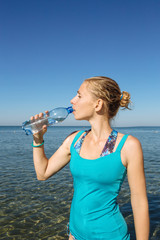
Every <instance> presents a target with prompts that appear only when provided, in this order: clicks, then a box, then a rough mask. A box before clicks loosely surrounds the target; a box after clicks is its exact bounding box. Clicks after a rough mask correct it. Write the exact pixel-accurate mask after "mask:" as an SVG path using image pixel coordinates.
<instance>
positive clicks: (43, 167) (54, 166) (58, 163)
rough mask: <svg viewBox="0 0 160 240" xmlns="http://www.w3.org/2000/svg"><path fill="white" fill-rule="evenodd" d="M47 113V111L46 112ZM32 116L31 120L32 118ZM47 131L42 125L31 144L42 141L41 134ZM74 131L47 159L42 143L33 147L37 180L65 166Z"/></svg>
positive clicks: (68, 158)
mask: <svg viewBox="0 0 160 240" xmlns="http://www.w3.org/2000/svg"><path fill="white" fill-rule="evenodd" d="M46 113H47V112H46ZM42 116H43V114H42V113H41V114H39V115H36V116H35V117H34V118H35V119H37V118H40V117H42ZM34 118H33V117H32V118H31V120H33V119H34ZM46 131H47V126H44V127H43V129H42V131H40V132H39V133H37V134H34V135H33V140H34V141H33V145H34V146H36V145H39V144H41V143H42V142H43V135H44V134H45V132H46ZM75 135H76V133H73V134H71V135H69V136H68V137H67V138H66V139H65V140H64V142H63V144H62V145H61V146H60V147H59V149H58V150H57V151H56V152H55V153H54V154H53V155H52V157H51V158H50V159H47V157H46V155H45V152H44V145H42V146H40V147H33V161H34V167H35V171H36V174H37V179H38V180H42V181H43V180H47V179H48V178H49V177H51V176H52V175H54V174H55V173H57V172H58V171H59V170H61V169H62V168H63V167H65V166H66V165H67V164H68V163H69V161H70V155H71V154H70V146H71V143H72V141H73V139H74V137H75Z"/></svg>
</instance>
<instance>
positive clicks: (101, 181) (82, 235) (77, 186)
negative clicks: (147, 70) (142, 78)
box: [31, 77, 149, 240]
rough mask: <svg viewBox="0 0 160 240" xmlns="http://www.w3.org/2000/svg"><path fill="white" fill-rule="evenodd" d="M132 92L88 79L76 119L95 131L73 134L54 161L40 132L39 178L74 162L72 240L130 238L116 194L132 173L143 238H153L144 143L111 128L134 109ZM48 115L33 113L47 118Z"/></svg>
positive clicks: (35, 148)
mask: <svg viewBox="0 0 160 240" xmlns="http://www.w3.org/2000/svg"><path fill="white" fill-rule="evenodd" d="M129 103H130V95H129V93H127V92H125V91H123V92H122V93H121V91H120V88H119V86H118V84H117V83H116V82H115V81H114V80H112V79H110V78H107V77H93V78H89V79H86V80H85V81H84V82H83V83H82V85H81V86H80V88H79V90H78V92H77V95H76V96H75V97H74V98H73V99H72V100H71V104H72V105H73V109H74V112H73V114H74V117H75V119H77V120H87V121H89V123H90V125H91V129H90V130H89V131H79V132H75V133H72V134H71V135H70V136H68V137H67V138H66V139H65V141H64V142H63V144H62V145H61V146H60V148H59V149H58V150H57V151H56V152H55V153H54V154H53V156H52V157H51V158H50V159H49V160H48V159H47V157H46V156H45V152H44V145H43V143H44V141H43V135H44V133H45V132H46V131H47V127H46V126H44V127H43V130H42V131H41V132H39V133H38V134H35V135H34V136H33V137H34V141H33V159H34V164H35V170H36V173H37V178H38V180H46V179H48V178H49V177H51V176H52V175H54V174H55V173H56V172H58V171H59V170H60V169H62V168H63V167H64V166H66V165H67V164H68V163H69V162H70V169H71V173H72V175H73V180H74V196H73V200H72V205H71V211H70V222H69V230H70V236H69V240H73V239H78V240H100V239H103V240H122V239H123V240H128V239H130V235H129V233H128V231H127V225H126V222H125V220H124V218H123V216H122V215H121V213H120V210H119V207H118V205H117V202H116V198H117V196H118V193H119V191H120V187H121V184H122V182H123V180H124V178H125V175H126V173H127V176H128V182H129V186H130V192H131V204H132V209H133V215H134V224H135V231H136V239H137V240H148V238H149V213H148V201H147V194H146V185H145V176H144V166H143V154H142V148H141V144H140V142H139V141H138V139H136V138H135V137H133V136H128V135H123V134H122V133H119V132H116V131H115V130H113V129H112V128H111V125H110V120H111V119H112V118H113V117H115V115H116V113H117V112H118V110H119V108H120V107H123V108H128V104H129ZM42 116H43V114H42V113H40V114H39V115H36V116H35V117H32V118H31V119H32V120H33V119H34V118H35V119H38V118H41V117H42Z"/></svg>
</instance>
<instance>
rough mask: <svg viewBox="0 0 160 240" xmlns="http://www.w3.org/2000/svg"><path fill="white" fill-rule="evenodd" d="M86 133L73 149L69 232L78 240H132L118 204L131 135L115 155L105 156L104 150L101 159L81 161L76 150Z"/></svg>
mask: <svg viewBox="0 0 160 240" xmlns="http://www.w3.org/2000/svg"><path fill="white" fill-rule="evenodd" d="M84 132H85V131H80V132H79V133H77V135H76V136H75V138H74V140H73V142H72V144H71V149H70V151H71V159H70V170H71V173H72V176H73V187H74V195H73V199H72V204H71V210H70V221H69V229H70V232H71V234H72V235H73V236H74V237H75V238H76V239H78V240H102V239H103V240H129V239H130V235H129V233H128V229H127V224H126V222H125V220H124V218H123V216H122V214H121V212H120V210H119V206H118V204H117V201H116V198H117V196H118V194H119V191H120V188H121V185H122V183H123V181H124V178H125V176H126V172H127V171H126V168H125V167H124V165H123V164H122V161H121V149H122V147H123V145H124V143H125V141H126V139H127V137H128V135H124V136H123V138H122V139H121V141H120V143H119V145H118V147H117V149H116V151H115V152H111V153H109V154H107V155H105V154H104V153H105V150H106V149H105V147H104V149H103V150H104V151H102V154H101V155H102V156H100V157H99V158H97V159H93V160H90V159H86V158H82V157H81V156H80V155H79V152H78V151H77V150H76V148H78V147H77V146H74V145H75V143H76V142H77V140H78V139H79V137H80V136H81V135H82V134H83V133H84ZM85 135H86V133H85ZM110 137H111V135H110ZM82 138H83V137H82ZM113 139H115V136H114V137H113ZM82 141H83V139H82ZM107 142H110V141H109V139H108V141H107ZM111 142H112V141H111ZM106 144H107V143H106ZM112 145H113V148H114V144H113V143H112ZM80 146H81V144H80ZM112 151H113V149H112Z"/></svg>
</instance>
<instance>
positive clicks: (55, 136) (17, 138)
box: [0, 125, 160, 240]
mask: <svg viewBox="0 0 160 240" xmlns="http://www.w3.org/2000/svg"><path fill="white" fill-rule="evenodd" d="M88 128H89V127H77V126H74V127H71V126H69V127H64V126H58V125H56V126H54V127H50V128H48V131H47V133H46V135H45V136H44V140H45V153H46V156H47V157H48V158H50V157H51V156H52V154H53V153H54V152H55V151H56V150H57V149H58V148H59V146H60V145H61V144H62V142H63V141H64V139H65V138H66V137H67V136H68V135H69V134H70V133H72V132H73V131H76V130H83V129H86V130H87V129H88ZM115 129H116V130H117V131H119V132H121V133H124V134H130V135H133V136H135V137H137V138H138V139H139V140H140V142H141V144H142V148H143V154H144V168H145V176H146V184H147V195H148V201H149V212H150V239H151V240H158V239H160V127H126V128H115ZM31 144H32V136H26V135H25V133H24V132H23V131H22V129H21V127H11V126H9V127H7V126H5V127H4V126H1V127H0V239H5V240H7V239H15V240H19V239H26V240H28V239H29V240H40V239H44V240H45V239H47V240H52V239H56V240H61V239H65V240H67V239H68V235H67V223H68V221H69V213H70V205H71V201H72V196H73V180H72V176H71V173H70V169H69V164H68V165H67V166H66V167H65V168H63V169H62V170H61V171H60V172H58V173H57V174H55V175H54V176H52V177H51V178H50V179H48V180H47V181H38V180H37V179H36V174H35V170H34V165H33V158H32V146H31ZM118 203H119V206H120V209H121V212H122V214H123V216H124V218H125V220H126V222H127V225H128V229H129V232H130V234H131V240H135V239H136V237H135V230H134V221H133V213H132V208H131V203H130V190H129V185H128V181H127V177H126V179H125V181H124V183H123V185H122V188H121V192H120V194H119V196H118Z"/></svg>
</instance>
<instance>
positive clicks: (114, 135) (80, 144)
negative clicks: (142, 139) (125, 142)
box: [74, 130, 118, 157]
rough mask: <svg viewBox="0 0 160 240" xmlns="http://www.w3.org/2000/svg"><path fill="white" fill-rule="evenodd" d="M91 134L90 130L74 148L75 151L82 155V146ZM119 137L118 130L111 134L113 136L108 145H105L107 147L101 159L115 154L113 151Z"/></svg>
mask: <svg viewBox="0 0 160 240" xmlns="http://www.w3.org/2000/svg"><path fill="white" fill-rule="evenodd" d="M89 132H90V130H88V131H86V132H85V134H84V135H83V136H82V137H81V138H80V139H79V141H78V142H77V143H76V145H75V146H74V148H75V150H76V151H77V153H78V154H79V153H80V150H81V146H82V143H83V141H84V138H85V137H86V135H87V134H88V133H89ZM117 135H118V132H117V131H116V130H113V131H112V132H111V134H110V135H109V138H108V139H107V141H106V144H105V146H104V148H103V150H102V153H101V155H100V157H103V156H106V155H108V154H110V153H112V152H113V149H114V146H115V143H116V140H117Z"/></svg>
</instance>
